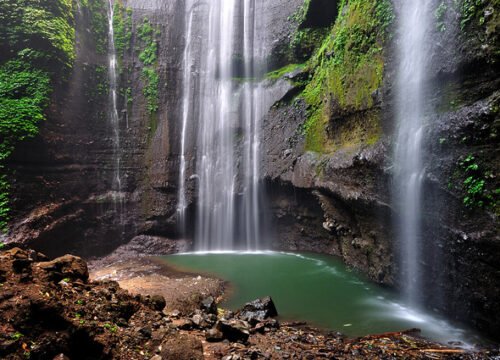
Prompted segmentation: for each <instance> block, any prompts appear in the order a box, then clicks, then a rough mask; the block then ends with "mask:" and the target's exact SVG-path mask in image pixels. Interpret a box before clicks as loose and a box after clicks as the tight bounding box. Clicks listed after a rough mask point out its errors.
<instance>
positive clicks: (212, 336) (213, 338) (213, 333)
mask: <svg viewBox="0 0 500 360" xmlns="http://www.w3.org/2000/svg"><path fill="white" fill-rule="evenodd" d="M205 339H207V341H209V342H218V341H222V340H224V334H222V332H220V331H219V330H217V329H216V328H213V329H209V330H207V332H206V333H205Z"/></svg>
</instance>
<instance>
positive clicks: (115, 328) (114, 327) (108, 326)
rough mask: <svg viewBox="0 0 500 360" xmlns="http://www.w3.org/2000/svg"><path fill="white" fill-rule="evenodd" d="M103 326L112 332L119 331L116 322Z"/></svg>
mask: <svg viewBox="0 0 500 360" xmlns="http://www.w3.org/2000/svg"><path fill="white" fill-rule="evenodd" d="M103 327H104V328H105V329H107V330H109V331H110V332H112V333H115V332H117V331H118V326H116V325H114V324H110V323H106V324H104V325H103Z"/></svg>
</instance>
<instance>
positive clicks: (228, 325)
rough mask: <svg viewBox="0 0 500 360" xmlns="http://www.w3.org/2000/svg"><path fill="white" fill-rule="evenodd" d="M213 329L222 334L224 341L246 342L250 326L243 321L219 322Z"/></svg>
mask: <svg viewBox="0 0 500 360" xmlns="http://www.w3.org/2000/svg"><path fill="white" fill-rule="evenodd" d="M215 328H216V329H217V330H219V331H220V332H221V333H222V334H223V336H224V338H225V339H228V340H229V341H232V342H237V341H241V342H246V341H247V340H248V337H249V336H250V325H249V324H248V323H247V322H246V321H243V320H237V319H232V320H228V321H224V320H220V321H218V322H217V324H216V325H215Z"/></svg>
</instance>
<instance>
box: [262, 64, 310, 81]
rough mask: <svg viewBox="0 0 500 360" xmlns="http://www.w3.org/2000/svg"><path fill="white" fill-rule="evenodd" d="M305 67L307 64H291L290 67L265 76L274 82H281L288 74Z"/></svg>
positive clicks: (284, 67) (287, 66)
mask: <svg viewBox="0 0 500 360" xmlns="http://www.w3.org/2000/svg"><path fill="white" fill-rule="evenodd" d="M304 66H305V64H289V65H286V66H283V67H282V68H281V69H278V70H274V71H271V72H268V73H267V74H266V75H265V78H266V79H269V80H273V81H275V80H279V79H281V78H282V77H283V76H285V75H286V74H289V73H292V72H294V71H295V70H299V69H303V68H304Z"/></svg>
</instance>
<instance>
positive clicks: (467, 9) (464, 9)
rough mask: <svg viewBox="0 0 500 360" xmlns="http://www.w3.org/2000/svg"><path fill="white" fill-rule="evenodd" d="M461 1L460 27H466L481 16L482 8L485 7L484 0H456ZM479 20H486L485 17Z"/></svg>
mask: <svg viewBox="0 0 500 360" xmlns="http://www.w3.org/2000/svg"><path fill="white" fill-rule="evenodd" d="M456 1H458V2H460V1H461V5H460V27H461V28H462V30H463V29H465V27H466V26H467V25H468V24H469V23H471V22H472V20H474V19H476V18H478V17H480V12H481V11H480V10H481V9H482V8H483V7H484V1H483V0H456ZM479 22H484V18H483V20H482V21H481V19H479Z"/></svg>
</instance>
